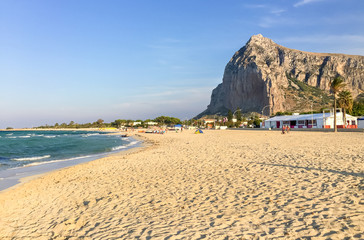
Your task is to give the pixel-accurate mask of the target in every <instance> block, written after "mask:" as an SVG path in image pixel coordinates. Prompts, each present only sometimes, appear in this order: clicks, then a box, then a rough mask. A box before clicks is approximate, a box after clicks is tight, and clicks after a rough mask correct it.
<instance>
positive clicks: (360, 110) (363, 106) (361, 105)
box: [353, 100, 364, 116]
mask: <svg viewBox="0 0 364 240" xmlns="http://www.w3.org/2000/svg"><path fill="white" fill-rule="evenodd" d="M353 116H364V100H361V101H354V103H353Z"/></svg>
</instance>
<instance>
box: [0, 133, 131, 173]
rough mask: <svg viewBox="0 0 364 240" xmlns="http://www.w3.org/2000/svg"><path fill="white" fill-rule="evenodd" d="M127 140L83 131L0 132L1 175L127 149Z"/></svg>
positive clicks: (129, 144)
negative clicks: (3, 172)
mask: <svg viewBox="0 0 364 240" xmlns="http://www.w3.org/2000/svg"><path fill="white" fill-rule="evenodd" d="M134 144H136V141H135V140H133V139H130V138H121V137H120V136H117V135H108V134H105V133H102V132H86V131H4V132H0V171H2V170H6V169H12V168H19V167H28V166H35V165H40V164H46V163H50V162H56V161H71V160H76V159H79V158H86V157H90V156H96V155H98V154H102V153H107V152H113V151H118V150H122V149H125V148H129V147H130V146H131V145H134Z"/></svg>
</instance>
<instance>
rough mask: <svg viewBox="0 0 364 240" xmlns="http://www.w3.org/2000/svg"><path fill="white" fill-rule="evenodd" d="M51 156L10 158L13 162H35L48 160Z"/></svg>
mask: <svg viewBox="0 0 364 240" xmlns="http://www.w3.org/2000/svg"><path fill="white" fill-rule="evenodd" d="M50 157H51V155H45V156H39V157H28V158H12V159H11V160H14V161H35V160H40V159H46V158H50Z"/></svg>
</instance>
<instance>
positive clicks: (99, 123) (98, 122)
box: [96, 119, 104, 127]
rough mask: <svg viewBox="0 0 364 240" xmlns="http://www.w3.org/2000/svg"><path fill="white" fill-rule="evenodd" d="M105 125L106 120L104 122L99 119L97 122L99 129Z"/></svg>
mask: <svg viewBox="0 0 364 240" xmlns="http://www.w3.org/2000/svg"><path fill="white" fill-rule="evenodd" d="M103 123H104V120H102V119H98V120H97V121H96V124H97V126H98V127H101V126H102V124H103Z"/></svg>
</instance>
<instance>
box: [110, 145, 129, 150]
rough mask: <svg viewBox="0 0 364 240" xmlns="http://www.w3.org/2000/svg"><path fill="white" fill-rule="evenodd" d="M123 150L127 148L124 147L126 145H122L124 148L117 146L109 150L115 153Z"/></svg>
mask: <svg viewBox="0 0 364 240" xmlns="http://www.w3.org/2000/svg"><path fill="white" fill-rule="evenodd" d="M125 148H127V146H126V145H124V146H117V147H113V148H112V149H111V151H116V150H120V149H125Z"/></svg>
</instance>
